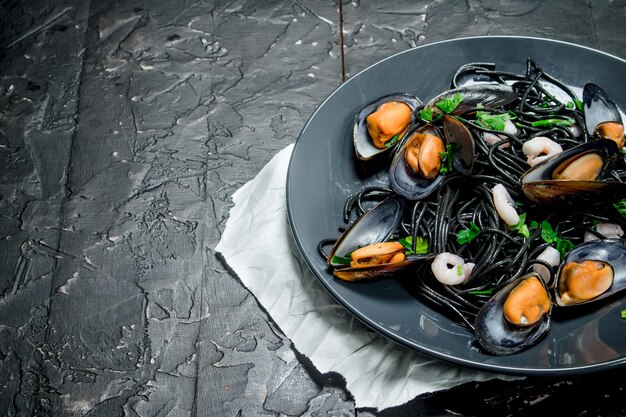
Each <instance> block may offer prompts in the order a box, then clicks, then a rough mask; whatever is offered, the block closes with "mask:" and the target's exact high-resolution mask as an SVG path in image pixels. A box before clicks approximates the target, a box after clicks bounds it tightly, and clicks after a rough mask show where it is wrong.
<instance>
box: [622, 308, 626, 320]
mask: <svg viewBox="0 0 626 417" xmlns="http://www.w3.org/2000/svg"><path fill="white" fill-rule="evenodd" d="M622 318H623V319H626V310H622Z"/></svg>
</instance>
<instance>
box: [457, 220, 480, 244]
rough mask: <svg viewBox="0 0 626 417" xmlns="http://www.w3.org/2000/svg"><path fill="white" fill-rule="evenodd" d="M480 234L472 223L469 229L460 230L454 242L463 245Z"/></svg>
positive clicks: (478, 229)
mask: <svg viewBox="0 0 626 417" xmlns="http://www.w3.org/2000/svg"><path fill="white" fill-rule="evenodd" d="M479 233H480V228H479V227H478V226H476V225H475V224H474V223H470V227H469V229H465V230H461V231H460V232H459V233H457V235H456V241H457V243H458V244H459V245H464V244H466V243H470V242H471V241H472V240H474V238H475V237H476V236H478V234H479Z"/></svg>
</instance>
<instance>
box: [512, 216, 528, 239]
mask: <svg viewBox="0 0 626 417" xmlns="http://www.w3.org/2000/svg"><path fill="white" fill-rule="evenodd" d="M509 229H511V230H512V231H516V232H517V233H519V234H520V235H522V236H524V237H525V238H526V239H528V238H529V237H530V231H529V230H528V225H526V213H522V214H520V215H519V222H517V224H515V225H513V226H510V227H509Z"/></svg>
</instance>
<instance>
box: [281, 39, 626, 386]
mask: <svg viewBox="0 0 626 417" xmlns="http://www.w3.org/2000/svg"><path fill="white" fill-rule="evenodd" d="M528 57H531V58H533V59H534V60H535V62H537V63H538V65H540V66H541V67H542V68H543V69H544V70H545V71H546V72H547V73H549V74H551V75H553V76H556V77H557V78H559V79H560V80H562V81H564V82H565V83H567V84H569V85H571V86H575V87H582V86H583V85H584V84H585V83H587V82H593V83H596V84H598V85H600V86H603V87H604V88H605V89H607V90H608V91H609V93H610V95H611V96H612V98H613V99H614V100H615V101H616V102H617V103H618V105H619V106H620V107H621V108H622V109H623V108H625V106H626V80H625V79H624V74H626V61H623V60H621V59H619V58H616V57H614V56H611V55H608V54H605V53H602V52H599V51H596V50H593V49H589V48H586V47H582V46H578V45H573V44H569V43H563V42H556V41H550V40H543V39H533V38H522V37H479V38H465V39H456V40H450V41H445V42H439V43H434V44H429V45H425V46H422V47H419V48H415V49H411V50H408V51H405V52H403V53H400V54H397V55H394V56H392V57H390V58H387V59H385V60H383V61H381V62H379V63H377V64H375V65H373V66H371V67H369V68H367V69H366V70H364V71H362V72H361V73H359V74H358V75H356V76H354V77H353V78H351V79H350V80H349V81H348V82H346V83H345V84H343V85H342V86H341V87H340V88H338V89H337V90H336V91H335V92H333V93H332V94H331V95H330V96H329V97H328V98H327V99H326V100H325V101H324V102H323V103H322V105H321V106H320V107H319V109H318V110H317V111H316V112H315V113H314V114H313V116H312V117H311V118H310V120H309V121H308V123H307V124H306V126H305V127H304V129H303V130H302V132H301V134H300V137H299V138H298V141H297V143H296V146H295V148H294V151H293V156H292V158H291V163H290V166H289V173H288V179H287V207H288V213H289V222H290V225H291V229H292V232H293V235H294V238H295V240H296V242H297V245H298V247H299V249H300V251H301V253H302V256H303V257H304V259H305V260H306V262H307V263H308V265H309V267H310V268H311V270H312V271H313V273H314V274H315V276H316V277H317V279H319V281H320V282H321V284H322V285H323V286H324V287H325V288H326V289H327V290H328V291H329V292H330V293H331V294H332V295H333V297H334V298H335V299H336V300H337V301H338V302H339V303H341V304H342V305H343V306H344V307H345V308H347V309H348V310H349V311H350V312H351V313H352V314H354V315H355V316H356V317H357V318H359V319H360V320H361V321H363V322H364V323H366V324H367V325H368V326H370V327H371V328H373V329H375V330H376V331H378V332H380V333H382V334H383V335H385V336H387V337H389V338H391V339H393V340H395V341H396V342H398V343H401V344H403V345H405V346H407V347H409V348H412V349H415V350H416V351H419V352H421V353H424V354H426V355H430V356H432V357H435V358H439V359H442V360H446V361H449V362H453V363H456V364H461V365H467V366H471V367H476V368H479V369H483V370H489V371H495V372H503V373H510V374H520V375H564V374H579V373H583V372H591V371H599V370H605V369H609V368H613V367H617V366H620V365H623V364H624V363H625V362H626V337H624V334H625V332H626V320H622V319H621V318H620V311H621V310H623V309H626V299H620V298H617V299H613V300H611V301H609V302H607V303H603V304H602V305H598V306H594V307H593V308H584V309H582V310H581V309H577V311H574V312H572V313H568V314H567V315H566V316H564V317H558V318H554V320H553V325H552V329H551V331H550V333H549V334H548V336H547V337H546V338H545V339H543V341H542V342H540V343H539V344H538V345H536V346H534V347H532V348H530V349H528V350H526V351H524V352H521V353H518V354H515V355H510V356H500V357H498V356H493V355H490V354H486V353H484V352H483V351H481V350H480V349H478V348H477V347H476V344H475V342H474V337H473V336H472V335H471V334H470V333H469V332H468V331H466V330H465V329H464V328H462V327H460V326H458V325H457V324H455V323H454V322H453V321H452V320H450V319H449V318H447V317H446V316H445V315H443V314H441V313H440V312H438V311H437V310H435V309H433V308H431V307H429V306H428V305H426V304H424V303H423V302H421V301H420V300H419V299H417V298H416V297H414V296H413V295H411V294H410V293H409V292H408V291H407V290H406V289H405V288H404V287H403V286H402V285H401V284H400V282H398V281H397V280H394V279H388V280H378V281H373V282H367V283H347V282H343V281H340V280H337V279H335V278H333V276H332V274H331V273H330V272H329V271H328V270H327V268H326V264H325V263H324V261H323V260H322V259H321V258H320V256H319V255H318V254H317V250H316V247H317V244H318V242H319V241H320V240H321V239H324V238H328V237H337V236H338V227H339V226H341V225H343V220H342V207H343V204H344V202H345V201H346V199H347V198H348V197H349V196H350V195H351V194H353V193H355V192H356V191H358V190H360V189H361V188H362V187H363V186H365V185H368V184H369V185H371V184H381V185H386V184H387V181H388V180H387V178H386V175H385V174H384V173H383V172H370V173H363V172H361V171H360V169H358V167H357V164H356V162H355V158H354V150H353V145H352V138H351V135H352V124H353V119H354V115H355V114H356V113H357V112H358V111H359V109H361V108H362V107H363V106H365V105H366V104H368V103H370V102H372V101H374V100H375V99H377V98H379V97H382V96H385V95H388V94H391V93H396V92H406V93H409V94H414V95H416V96H418V97H419V98H420V99H421V100H422V101H428V100H429V99H430V98H432V97H434V96H435V95H437V94H438V93H440V92H442V91H444V90H446V89H448V88H449V83H450V79H451V76H452V74H453V73H454V71H455V69H456V68H458V67H459V66H461V65H462V64H465V63H468V62H494V63H496V64H497V67H498V69H501V70H505V71H513V72H524V70H525V65H526V59H527V58H528Z"/></svg>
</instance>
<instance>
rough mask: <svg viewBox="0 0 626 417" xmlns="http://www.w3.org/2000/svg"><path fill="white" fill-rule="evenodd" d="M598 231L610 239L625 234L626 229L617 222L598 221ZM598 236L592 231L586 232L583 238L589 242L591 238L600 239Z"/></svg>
mask: <svg viewBox="0 0 626 417" xmlns="http://www.w3.org/2000/svg"><path fill="white" fill-rule="evenodd" d="M596 232H598V233H600V234H601V235H603V236H604V237H606V238H608V239H615V238H620V237H622V236H624V231H623V230H622V228H621V227H620V225H619V224H615V223H598V224H596ZM598 239H600V238H599V237H598V236H596V235H595V234H593V233H591V232H585V235H584V237H583V240H584V241H585V242H589V241H590V240H598Z"/></svg>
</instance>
